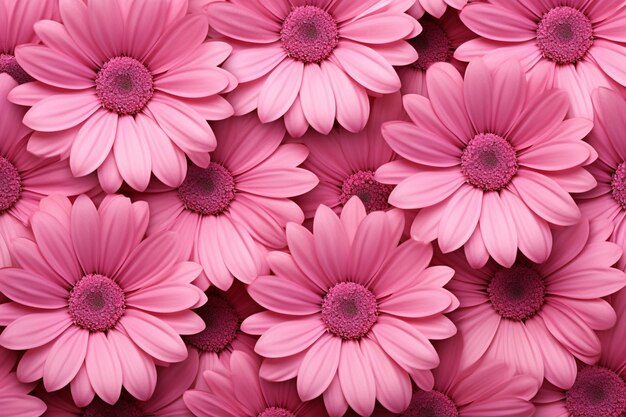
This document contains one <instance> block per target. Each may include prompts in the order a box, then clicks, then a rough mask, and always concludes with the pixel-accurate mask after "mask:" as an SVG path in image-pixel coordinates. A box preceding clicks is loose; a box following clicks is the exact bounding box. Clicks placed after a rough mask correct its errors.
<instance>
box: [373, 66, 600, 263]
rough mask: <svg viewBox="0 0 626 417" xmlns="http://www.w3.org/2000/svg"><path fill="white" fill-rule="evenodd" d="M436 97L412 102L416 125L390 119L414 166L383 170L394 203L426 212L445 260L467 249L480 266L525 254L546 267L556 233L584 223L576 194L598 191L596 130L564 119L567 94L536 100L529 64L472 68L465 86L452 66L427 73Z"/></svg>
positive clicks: (389, 130) (417, 226) (422, 216)
mask: <svg viewBox="0 0 626 417" xmlns="http://www.w3.org/2000/svg"><path fill="white" fill-rule="evenodd" d="M426 82H427V85H428V93H429V95H430V99H427V98H425V97H422V96H419V95H406V96H404V107H405V109H406V111H407V113H408V114H409V117H410V118H411V122H405V121H398V122H388V123H386V124H385V125H384V126H383V129H382V133H383V136H384V137H385V139H386V141H387V143H388V144H389V146H391V148H392V149H393V150H394V151H396V152H397V153H398V154H399V155H400V156H402V157H403V158H405V160H397V161H393V162H390V163H388V164H386V165H383V166H382V167H381V168H379V169H378V171H377V172H376V179H377V180H378V181H380V182H382V183H388V184H398V185H397V187H396V188H395V189H394V190H393V192H392V193H391V195H390V196H389V203H391V204H392V205H393V206H395V207H399V208H402V209H418V208H420V209H421V210H420V212H419V213H418V214H417V216H416V217H415V220H414V222H413V225H412V229H411V235H412V237H413V238H414V239H417V240H421V241H426V242H430V241H432V240H434V239H438V243H439V247H440V248H441V250H442V251H443V252H444V253H448V252H452V251H454V250H456V249H458V248H460V247H462V246H464V248H465V252H466V255H467V257H468V260H469V263H470V265H472V267H475V268H476V267H481V266H483V265H484V264H485V263H486V262H487V260H488V259H489V256H491V257H493V258H494V259H495V260H496V261H497V262H498V263H500V264H501V265H504V266H511V265H512V264H513V262H514V261H515V257H516V255H517V249H518V248H519V249H520V250H521V251H522V253H523V254H524V255H526V256H527V257H528V258H529V259H531V260H532V261H534V262H537V263H541V262H543V261H544V260H545V259H546V258H547V257H548V256H549V255H550V251H551V249H552V240H551V239H552V237H551V234H550V226H551V225H557V226H567V225H572V224H575V223H576V222H578V220H579V219H580V211H579V209H578V207H577V206H576V203H575V202H574V200H573V199H572V197H571V196H570V194H569V193H571V192H582V191H587V190H590V189H591V188H593V187H594V186H595V180H594V179H593V177H592V176H591V174H589V173H588V172H587V171H586V170H585V169H584V168H583V167H584V166H586V165H588V164H590V163H591V162H593V160H595V158H596V157H597V154H596V152H595V151H594V150H593V148H592V147H591V146H589V145H588V144H586V143H585V142H583V141H582V140H581V139H582V138H583V137H584V136H585V135H586V134H587V133H588V132H589V131H590V130H591V127H592V126H593V123H592V122H591V121H589V120H586V119H577V118H574V119H568V120H564V118H565V114H566V113H567V97H566V94H565V92H563V91H561V90H548V91H545V92H543V93H542V94H539V95H537V96H534V97H528V100H526V97H527V94H528V85H527V83H526V78H525V76H524V74H523V72H522V69H521V68H520V66H519V64H516V63H509V64H507V65H503V66H500V67H499V68H497V69H495V68H492V67H488V66H487V65H486V64H485V62H484V61H481V60H477V61H474V62H472V63H471V64H470V65H469V66H468V68H467V72H466V76H465V79H462V78H461V75H460V74H459V72H458V71H457V70H456V69H455V68H454V67H453V66H452V65H450V64H447V63H437V64H434V65H433V66H432V67H431V68H430V69H429V70H428V72H427V74H426Z"/></svg>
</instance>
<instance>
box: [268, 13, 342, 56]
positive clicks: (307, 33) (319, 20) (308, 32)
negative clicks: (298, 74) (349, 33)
mask: <svg viewBox="0 0 626 417" xmlns="http://www.w3.org/2000/svg"><path fill="white" fill-rule="evenodd" d="M280 39H281V40H282V43H283V48H284V49H285V51H286V52H287V55H289V56H290V57H291V58H293V59H297V60H300V61H303V62H307V63H312V62H320V61H323V60H325V59H326V58H328V56H329V55H330V53H331V52H332V51H333V49H335V47H336V46H337V42H338V41H339V32H338V31H337V22H335V19H333V17H332V16H331V15H330V14H328V12H327V11H325V10H323V9H321V8H319V7H317V6H298V7H294V8H293V10H292V11H291V13H289V15H288V16H287V17H286V18H285V20H284V22H283V27H282V29H281V31H280Z"/></svg>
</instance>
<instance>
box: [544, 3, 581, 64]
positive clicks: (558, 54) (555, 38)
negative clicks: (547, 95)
mask: <svg viewBox="0 0 626 417" xmlns="http://www.w3.org/2000/svg"><path fill="white" fill-rule="evenodd" d="M592 44H593V29H592V27H591V21H590V20H589V18H587V16H585V15H584V14H583V13H582V12H580V11H579V10H576V9H574V8H572V7H569V6H561V7H555V8H553V9H552V10H550V11H549V12H548V13H546V14H544V15H543V17H542V18H541V21H540V22H539V25H537V45H538V46H539V49H540V50H541V52H542V53H543V56H544V57H545V58H547V59H551V60H552V61H554V62H556V63H558V64H574V63H576V62H578V61H580V60H581V59H582V58H583V57H584V56H585V54H586V53H587V51H588V50H589V48H590V47H591V45H592Z"/></svg>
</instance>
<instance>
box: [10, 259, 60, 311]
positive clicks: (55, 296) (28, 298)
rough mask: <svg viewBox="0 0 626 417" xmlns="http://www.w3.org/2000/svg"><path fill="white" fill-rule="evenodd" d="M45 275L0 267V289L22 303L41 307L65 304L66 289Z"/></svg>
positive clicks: (54, 306)
mask: <svg viewBox="0 0 626 417" xmlns="http://www.w3.org/2000/svg"><path fill="white" fill-rule="evenodd" d="M61 284H62V283H61V282H59V281H56V280H52V279H48V278H47V277H46V275H43V276H40V275H38V274H36V273H33V272H30V271H26V270H24V269H18V268H2V269H0V291H2V294H4V295H5V296H7V297H9V298H10V299H11V300H13V301H16V302H18V303H20V304H22V305H25V306H29V307H38V308H43V309H56V308H63V307H66V306H67V297H68V296H69V293H68V290H67V289H66V288H64V287H63V286H62V285H61Z"/></svg>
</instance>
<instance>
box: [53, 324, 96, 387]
mask: <svg viewBox="0 0 626 417" xmlns="http://www.w3.org/2000/svg"><path fill="white" fill-rule="evenodd" d="M88 341H89V331H87V330H84V329H81V328H79V327H75V326H72V327H70V328H69V329H67V331H66V332H65V333H63V334H62V335H61V337H59V338H58V339H57V340H56V342H54V345H53V347H52V349H51V350H50V352H49V353H48V358H47V359H46V363H45V365H44V370H43V372H44V374H43V379H44V386H45V388H46V390H47V391H56V390H58V389H61V388H63V387H64V386H66V385H67V384H69V383H70V382H71V381H72V380H73V379H74V377H75V376H76V374H78V371H79V370H80V368H81V366H83V361H84V360H85V356H86V354H87V344H88Z"/></svg>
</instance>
